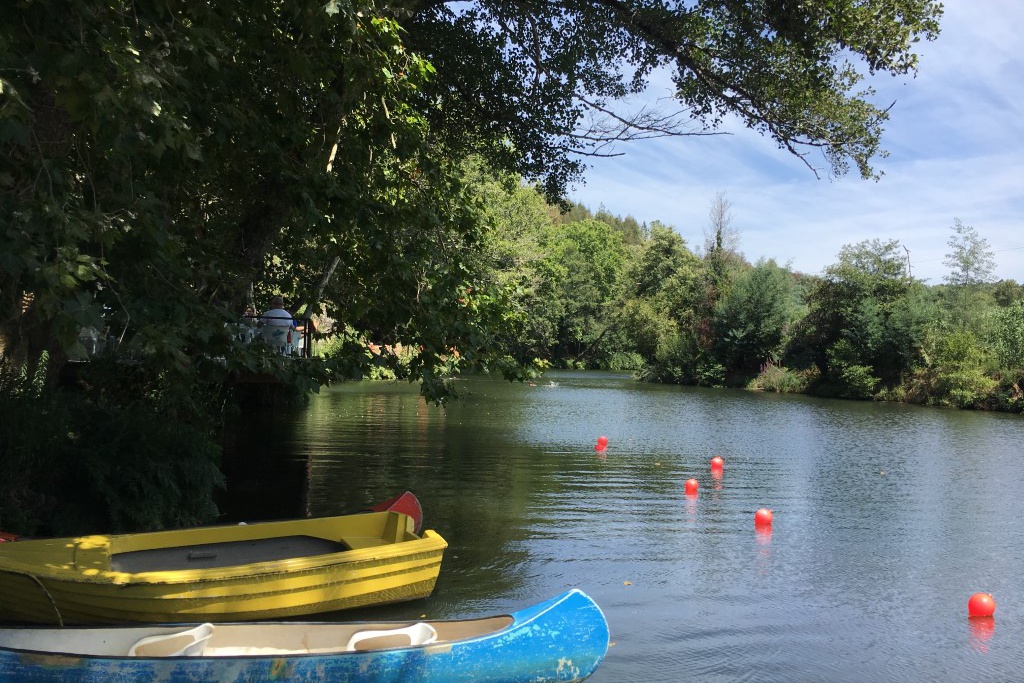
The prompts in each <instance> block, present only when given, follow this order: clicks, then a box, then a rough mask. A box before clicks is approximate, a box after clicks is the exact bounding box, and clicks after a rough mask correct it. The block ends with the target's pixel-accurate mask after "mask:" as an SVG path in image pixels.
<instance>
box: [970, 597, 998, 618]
mask: <svg viewBox="0 0 1024 683" xmlns="http://www.w3.org/2000/svg"><path fill="white" fill-rule="evenodd" d="M995 611H996V601H995V598H993V597H992V596H991V595H990V594H988V593H975V594H974V595H972V596H971V599H970V600H968V601H967V615H968V616H971V617H990V616H992V615H993V614H995Z"/></svg>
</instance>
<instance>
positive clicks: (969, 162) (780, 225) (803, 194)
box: [571, 0, 1024, 283]
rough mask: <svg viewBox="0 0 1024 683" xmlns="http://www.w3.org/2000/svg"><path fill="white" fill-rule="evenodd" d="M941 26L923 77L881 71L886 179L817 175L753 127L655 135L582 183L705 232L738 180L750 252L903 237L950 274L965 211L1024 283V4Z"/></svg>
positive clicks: (982, 10) (624, 210) (968, 14)
mask: <svg viewBox="0 0 1024 683" xmlns="http://www.w3.org/2000/svg"><path fill="white" fill-rule="evenodd" d="M945 4H946V11H945V16H944V18H943V24H942V26H943V28H942V34H941V35H940V36H939V38H938V40H937V41H935V42H933V43H925V44H922V45H921V46H920V49H919V52H920V54H921V63H920V74H919V76H918V77H917V78H916V79H915V78H910V77H906V78H900V79H893V78H891V77H886V78H885V79H882V78H876V79H872V85H874V86H875V87H876V89H877V90H878V93H879V97H878V100H877V102H878V103H879V104H881V103H888V102H891V101H895V103H896V104H895V106H894V107H893V110H892V115H891V116H892V118H891V120H890V122H889V124H888V125H887V127H886V134H885V136H884V137H883V146H884V147H885V148H886V149H888V150H890V151H891V155H890V156H889V158H887V159H880V160H877V167H878V168H879V169H880V170H882V171H883V172H884V174H885V175H884V176H883V178H882V179H881V181H879V182H877V183H876V182H874V181H863V180H860V179H859V178H858V177H857V176H856V174H855V173H854V174H852V175H850V176H848V177H846V178H842V179H840V180H835V181H830V180H827V179H823V180H817V179H815V177H814V175H813V174H812V173H811V172H810V171H809V170H807V168H806V167H805V166H804V165H803V164H802V163H801V162H800V160H798V159H796V158H795V157H793V156H792V155H790V154H788V153H787V152H785V151H784V150H780V149H777V148H776V146H775V144H774V143H773V142H772V141H770V140H767V139H764V138H761V137H760V136H758V135H756V134H755V133H752V132H751V131H748V130H745V129H742V128H737V127H732V128H730V132H731V133H732V134H731V135H724V136H714V137H701V138H693V137H691V138H676V139H660V140H647V141H642V142H635V143H630V144H628V145H623V146H622V147H620V149H619V151H622V152H624V153H625V155H624V156H620V157H614V158H609V159H597V160H594V163H593V168H592V169H591V170H590V171H589V172H588V173H587V180H586V184H585V185H583V186H581V187H579V188H577V189H576V191H574V192H573V193H571V196H572V198H573V199H575V200H576V201H579V202H581V203H583V204H585V205H587V206H588V207H590V208H592V209H596V208H597V207H598V206H599V205H603V206H604V207H605V208H606V209H608V210H609V211H611V212H612V213H614V214H619V215H632V216H634V217H635V218H636V219H638V220H641V221H647V222H650V221H652V220H661V221H662V222H664V223H667V224H670V225H673V226H675V227H676V228H677V229H678V230H679V232H680V233H681V234H682V235H683V236H684V237H685V238H686V240H687V242H688V243H689V244H690V245H691V246H699V245H700V244H702V242H703V234H704V231H705V230H706V229H707V228H708V226H709V224H710V221H709V217H708V212H709V209H710V207H711V203H712V201H713V200H714V197H715V195H716V193H718V192H719V191H725V192H726V198H727V199H728V200H729V201H730V202H731V204H732V211H733V225H734V227H736V228H737V229H738V230H739V231H740V233H741V240H742V241H741V249H742V251H743V252H744V254H745V255H746V257H747V259H748V260H751V261H756V260H757V259H758V258H761V257H765V258H774V259H775V260H776V261H778V262H779V263H783V264H785V263H789V264H790V266H791V267H792V268H794V269H796V270H800V271H803V272H807V273H818V272H821V270H822V269H823V268H824V267H826V266H827V265H829V264H831V263H834V262H835V261H836V257H837V255H838V252H839V249H840V248H841V247H842V246H843V245H845V244H853V243H856V242H860V241H862V240H867V239H875V238H878V239H897V240H899V241H900V242H901V243H902V244H903V245H904V246H906V248H907V249H908V250H909V251H910V261H911V265H912V268H913V273H914V275H915V276H917V277H922V278H925V279H927V280H928V281H929V282H932V283H937V282H941V280H942V278H943V276H944V275H945V274H946V272H947V269H946V267H945V266H944V265H943V263H942V261H943V260H944V258H945V254H946V253H947V252H948V251H949V248H948V245H947V241H948V239H949V237H950V235H951V229H950V228H951V226H952V224H953V220H954V219H955V218H960V219H961V220H962V221H963V222H964V223H966V224H968V225H972V226H974V227H975V228H976V229H977V230H978V233H979V234H980V235H981V236H982V237H984V238H985V239H986V240H987V241H988V243H989V245H990V247H991V248H992V249H993V251H994V252H995V257H996V263H997V269H996V276H997V277H999V278H1013V279H1015V280H1017V281H1018V282H1024V232H1022V231H1021V229H1020V228H1021V220H1022V217H1024V76H1022V74H1024V55H1022V53H1021V52H1020V51H1019V50H1018V49H1017V47H1016V46H1017V36H1016V35H1015V32H1016V30H1017V29H1018V28H1019V27H1020V26H1021V25H1024V3H1020V4H1018V3H1017V2H1013V1H1010V0H1005V1H1002V0H1001V1H993V0H989V1H986V2H984V3H977V2H971V0H949V1H947V2H946V3H945Z"/></svg>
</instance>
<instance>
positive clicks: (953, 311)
mask: <svg viewBox="0 0 1024 683" xmlns="http://www.w3.org/2000/svg"><path fill="white" fill-rule="evenodd" d="M476 187H477V189H478V191H479V192H480V194H481V196H482V197H483V200H484V202H485V204H486V206H487V207H488V211H489V214H490V217H491V220H492V230H491V232H490V237H489V240H490V241H489V243H488V244H487V245H485V249H484V253H485V258H487V259H489V267H490V270H491V277H492V278H493V279H494V280H495V281H498V282H500V283H501V284H503V285H506V286H509V287H510V291H512V292H514V295H513V302H512V308H513V309H514V310H516V311H517V312H518V313H519V315H520V316H521V319H522V327H521V330H520V333H519V334H518V335H517V336H516V337H515V338H513V339H508V340H506V343H507V344H508V345H509V347H510V348H512V349H514V355H515V356H516V357H518V358H520V359H523V360H525V359H528V358H531V357H532V358H539V359H542V361H544V362H545V363H547V364H550V365H551V366H554V367H562V368H593V369H610V370H629V371H633V372H635V373H636V374H637V375H638V376H639V377H640V378H643V379H645V380H649V381H654V382H668V383H676V384H688V385H701V386H722V387H748V388H752V389H762V390H767V391H780V392H800V393H808V394H813V395H818V396H830V397H841V398H851V399H875V400H887V401H906V402H913V403H922V404H931V405H951V406H957V407H961V408H979V409H992V410H1002V411H1012V412H1020V411H1021V409H1022V405H1024V401H1022V393H1021V388H1020V387H1021V384H1022V381H1024V287H1022V286H1021V285H1020V284H1018V283H1017V282H1015V281H1013V280H1001V281H998V282H995V281H992V279H991V273H992V271H993V269H994V265H995V264H994V260H993V254H992V251H991V250H990V249H989V248H988V245H987V242H986V241H985V240H984V239H983V238H982V237H981V236H979V234H978V233H977V231H976V230H974V228H972V227H970V226H966V225H964V224H963V223H961V222H960V221H959V219H954V220H953V225H952V228H951V233H950V240H949V249H950V251H949V253H948V255H947V259H946V262H945V263H946V265H947V266H948V267H949V269H950V270H949V274H948V276H947V277H946V278H945V282H944V284H941V285H927V284H925V283H924V282H922V281H921V280H918V279H915V278H913V277H912V276H911V272H910V270H911V269H910V267H909V264H908V262H907V257H906V252H905V250H904V249H903V247H902V245H901V244H900V243H899V242H898V241H897V240H879V239H875V240H869V241H864V242H860V243H857V244H851V245H847V246H845V247H843V248H842V250H841V251H840V252H839V254H838V256H837V258H836V262H835V263H833V264H832V265H830V266H828V267H827V268H826V269H825V270H824V272H823V273H822V274H821V275H807V274H803V273H799V272H793V271H791V270H790V269H788V268H787V267H785V266H782V265H779V264H777V263H775V262H774V261H772V260H759V261H757V262H756V263H753V264H752V263H750V262H748V261H747V260H746V259H745V258H744V257H743V255H742V253H741V252H740V250H739V240H740V233H739V231H737V230H736V229H734V228H733V226H732V222H731V214H730V211H729V209H730V205H729V202H728V201H727V200H726V199H725V197H724V195H722V194H720V195H719V196H717V197H716V198H715V199H714V201H713V202H712V204H711V208H710V212H709V216H710V220H709V224H708V228H707V230H706V232H705V241H704V244H702V245H699V246H697V247H694V246H691V245H689V244H687V242H686V241H685V240H684V239H683V238H682V237H681V236H680V234H679V233H678V232H677V231H676V230H674V229H673V228H672V227H670V226H668V225H665V224H663V223H660V222H658V221H654V222H653V223H651V224H646V223H640V222H638V221H637V220H635V219H634V218H633V217H631V216H627V217H625V218H622V217H619V216H615V215H612V214H611V213H609V212H608V211H607V210H605V209H604V208H603V207H602V208H599V209H598V210H597V211H596V212H594V211H592V210H590V209H588V208H586V207H583V206H580V205H570V206H569V207H567V210H565V209H566V207H561V208H559V207H553V206H550V205H548V204H546V203H545V202H544V200H543V199H542V198H541V195H540V194H539V193H538V192H536V191H535V190H534V189H532V188H529V187H524V186H522V185H517V184H514V183H510V182H508V179H506V182H504V183H502V182H498V181H495V180H493V179H490V178H488V177H487V176H486V175H485V174H483V173H482V172H480V173H478V174H477V176H476Z"/></svg>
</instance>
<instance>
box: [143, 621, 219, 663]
mask: <svg viewBox="0 0 1024 683" xmlns="http://www.w3.org/2000/svg"><path fill="white" fill-rule="evenodd" d="M212 635H213V624H199V626H196V627H195V628H190V629H188V630H187V631H178V632H177V633H165V634H163V635H159V636H147V637H145V638H140V639H139V640H138V641H136V643H135V644H134V645H132V646H131V648H130V649H129V650H128V656H129V657H197V656H199V655H201V654H203V649H204V648H205V647H206V641H208V640H209V639H210V636H212Z"/></svg>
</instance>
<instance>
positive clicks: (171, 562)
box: [110, 536, 349, 574]
mask: <svg viewBox="0 0 1024 683" xmlns="http://www.w3.org/2000/svg"><path fill="white" fill-rule="evenodd" d="M345 550H349V547H348V546H347V545H345V544H344V543H340V542H337V541H329V540H327V539H324V538H316V537H314V536H282V537H280V538H264V539H258V540H252V541H227V542H224V543H204V544H201V545H185V546H179V547H175V548H156V549H153V550H136V551H133V552H130V553H116V554H114V555H111V557H110V568H111V569H112V570H114V571H116V572H128V573H131V574H137V573H139V572H158V571H174V570H178V569H210V568H213V567H232V566H235V565H239V564H251V563H253V562H270V561H274V560H287V559H290V558H293V557H311V556H313V555H327V554H330V553H339V552H342V551H345Z"/></svg>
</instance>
